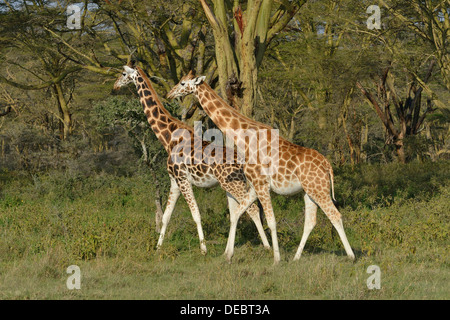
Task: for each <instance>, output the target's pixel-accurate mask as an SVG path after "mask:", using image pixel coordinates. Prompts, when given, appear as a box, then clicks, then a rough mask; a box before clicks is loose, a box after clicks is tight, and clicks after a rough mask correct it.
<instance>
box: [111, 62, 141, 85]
mask: <svg viewBox="0 0 450 320" xmlns="http://www.w3.org/2000/svg"><path fill="white" fill-rule="evenodd" d="M137 77H138V71H137V70H136V68H131V67H129V66H123V72H122V75H121V76H120V77H119V78H118V79H117V80H116V82H115V83H114V90H118V89H120V88H121V87H123V86H126V85H127V84H129V83H130V82H133V83H136V79H137Z"/></svg>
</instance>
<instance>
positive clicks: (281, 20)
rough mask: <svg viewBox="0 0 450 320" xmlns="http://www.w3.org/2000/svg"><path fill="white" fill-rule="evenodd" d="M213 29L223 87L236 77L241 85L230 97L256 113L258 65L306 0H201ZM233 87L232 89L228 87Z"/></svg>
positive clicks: (223, 90)
mask: <svg viewBox="0 0 450 320" xmlns="http://www.w3.org/2000/svg"><path fill="white" fill-rule="evenodd" d="M199 1H200V3H201V5H202V8H203V11H204V12H205V15H206V17H207V19H208V21H209V25H210V27H211V29H212V31H213V35H214V43H215V57H216V63H217V71H218V77H219V91H220V93H221V94H222V96H223V97H225V96H226V95H227V85H228V87H230V86H229V83H230V80H232V79H233V78H236V79H237V80H238V82H239V83H238V84H237V85H236V87H237V89H235V90H233V91H232V92H231V94H230V92H229V93H228V97H229V100H231V101H229V102H230V103H231V104H232V105H233V106H235V107H236V108H239V109H240V110H241V112H242V113H243V114H244V115H247V116H252V114H253V108H254V106H255V102H256V92H257V79H258V68H259V66H260V65H261V62H262V60H263V57H264V54H265V51H266V49H267V46H268V45H269V43H270V42H271V41H272V40H273V39H274V37H275V36H276V35H277V34H278V33H279V32H280V31H282V30H283V29H284V28H285V27H286V25H287V24H288V23H289V22H290V21H291V19H292V18H293V17H294V15H295V14H296V13H297V12H298V10H299V9H300V7H301V6H302V5H303V4H304V3H305V2H306V0H299V1H287V0H283V1H279V2H278V3H277V5H275V1H273V0H249V1H246V2H245V3H241V2H242V1H238V0H234V1H231V0H227V1H223V0H212V1H211V2H212V6H210V5H208V3H207V1H206V0H199ZM234 82H236V81H234ZM228 91H229V90H228Z"/></svg>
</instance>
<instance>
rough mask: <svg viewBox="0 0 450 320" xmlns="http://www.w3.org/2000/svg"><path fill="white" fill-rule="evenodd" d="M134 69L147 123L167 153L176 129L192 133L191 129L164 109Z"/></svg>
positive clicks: (146, 81) (151, 89)
mask: <svg viewBox="0 0 450 320" xmlns="http://www.w3.org/2000/svg"><path fill="white" fill-rule="evenodd" d="M136 69H137V71H138V74H137V77H136V79H135V83H136V89H137V92H138V94H139V99H140V102H141V104H142V107H143V109H144V113H145V115H146V117H147V121H148V123H149V124H150V126H151V128H152V130H153V132H154V133H155V135H156V137H157V138H158V140H159V141H160V142H161V143H162V145H163V147H164V149H166V151H168V152H169V151H170V145H171V142H172V143H173V142H174V141H172V133H173V132H174V131H175V130H177V129H186V130H189V131H192V128H190V127H189V126H187V125H185V124H184V123H183V122H181V121H180V120H178V119H176V118H175V117H173V116H172V115H171V114H170V112H169V111H167V110H166V108H164V106H163V104H162V103H161V101H160V100H159V98H158V95H157V94H156V92H155V90H154V89H153V87H152V85H151V83H150V80H149V79H148V78H147V76H146V75H145V73H144V72H143V70H142V69H141V68H139V67H137V68H136Z"/></svg>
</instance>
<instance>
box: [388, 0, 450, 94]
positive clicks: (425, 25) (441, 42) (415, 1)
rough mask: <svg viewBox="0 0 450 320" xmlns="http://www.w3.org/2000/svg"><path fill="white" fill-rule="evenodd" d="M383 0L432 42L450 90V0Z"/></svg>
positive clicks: (409, 25) (424, 38)
mask: <svg viewBox="0 0 450 320" xmlns="http://www.w3.org/2000/svg"><path fill="white" fill-rule="evenodd" d="M380 2H381V3H382V5H383V6H384V7H385V8H386V9H388V11H389V12H390V13H392V14H393V15H394V17H395V18H397V19H398V20H399V21H401V23H403V24H404V25H405V26H406V27H407V28H408V30H410V31H411V32H413V33H414V34H416V35H418V36H419V37H420V38H422V39H423V40H425V41H426V42H427V43H429V44H430V46H431V47H432V49H433V54H434V55H435V57H436V61H437V64H438V66H439V69H440V72H441V75H442V79H443V82H444V85H445V86H446V87H447V89H448V90H450V49H449V48H450V18H449V16H450V0H425V1H424V0H407V1H405V0H391V1H388V0H386V1H383V0H381V1H380Z"/></svg>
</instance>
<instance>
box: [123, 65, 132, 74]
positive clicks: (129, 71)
mask: <svg viewBox="0 0 450 320" xmlns="http://www.w3.org/2000/svg"><path fill="white" fill-rule="evenodd" d="M123 68H124V69H125V71H126V73H132V72H133V71H134V69H133V68H130V67H129V66H123Z"/></svg>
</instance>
